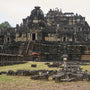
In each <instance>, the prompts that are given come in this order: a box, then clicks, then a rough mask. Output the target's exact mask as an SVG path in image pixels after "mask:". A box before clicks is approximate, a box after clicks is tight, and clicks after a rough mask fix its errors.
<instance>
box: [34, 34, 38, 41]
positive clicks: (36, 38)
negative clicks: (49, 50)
mask: <svg viewBox="0 0 90 90" xmlns="http://www.w3.org/2000/svg"><path fill="white" fill-rule="evenodd" d="M35 40H38V37H37V32H36V33H35Z"/></svg>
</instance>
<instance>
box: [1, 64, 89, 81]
mask: <svg viewBox="0 0 90 90" xmlns="http://www.w3.org/2000/svg"><path fill="white" fill-rule="evenodd" d="M47 64H50V63H47ZM55 64H56V63H55ZM57 64H58V63H57ZM2 74H7V75H12V76H15V75H17V76H30V78H31V79H33V80H49V77H52V80H55V82H71V81H83V80H86V81H90V73H89V72H88V71H87V70H85V71H83V70H82V68H80V66H79V65H76V63H73V64H72V63H67V65H66V67H64V66H63V67H62V69H60V70H58V71H57V70H45V69H44V70H17V71H13V70H9V71H8V72H4V71H2V72H0V75H2Z"/></svg>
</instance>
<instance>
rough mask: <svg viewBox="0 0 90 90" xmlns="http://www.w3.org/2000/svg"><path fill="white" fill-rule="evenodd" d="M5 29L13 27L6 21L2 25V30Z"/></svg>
mask: <svg viewBox="0 0 90 90" xmlns="http://www.w3.org/2000/svg"><path fill="white" fill-rule="evenodd" d="M5 27H11V25H10V24H9V22H7V21H5V22H3V23H1V24H0V29H3V28H5Z"/></svg>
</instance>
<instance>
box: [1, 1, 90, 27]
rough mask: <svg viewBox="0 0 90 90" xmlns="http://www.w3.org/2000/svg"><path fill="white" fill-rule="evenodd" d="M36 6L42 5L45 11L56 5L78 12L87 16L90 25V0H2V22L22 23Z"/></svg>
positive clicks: (68, 10)
mask: <svg viewBox="0 0 90 90" xmlns="http://www.w3.org/2000/svg"><path fill="white" fill-rule="evenodd" d="M35 6H40V7H41V9H42V10H43V12H44V13H47V11H48V10H49V9H55V8H56V7H58V8H59V9H60V8H62V11H63V12H74V13H78V14H80V15H82V16H84V17H86V21H87V22H88V23H89V25H90V0H0V23H2V22H4V21H8V22H9V23H10V24H11V25H12V26H15V25H16V24H20V23H21V22H22V19H23V18H26V17H27V16H29V15H30V12H31V10H32V9H34V7H35Z"/></svg>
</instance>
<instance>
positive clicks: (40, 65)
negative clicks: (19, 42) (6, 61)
mask: <svg viewBox="0 0 90 90" xmlns="http://www.w3.org/2000/svg"><path fill="white" fill-rule="evenodd" d="M31 64H37V67H36V68H34V67H31ZM19 69H24V70H25V69H27V70H39V69H48V70H52V69H54V70H56V69H57V68H49V67H48V66H47V65H45V62H28V63H25V64H18V65H12V66H2V67H0V71H8V70H14V71H16V70H19Z"/></svg>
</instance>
